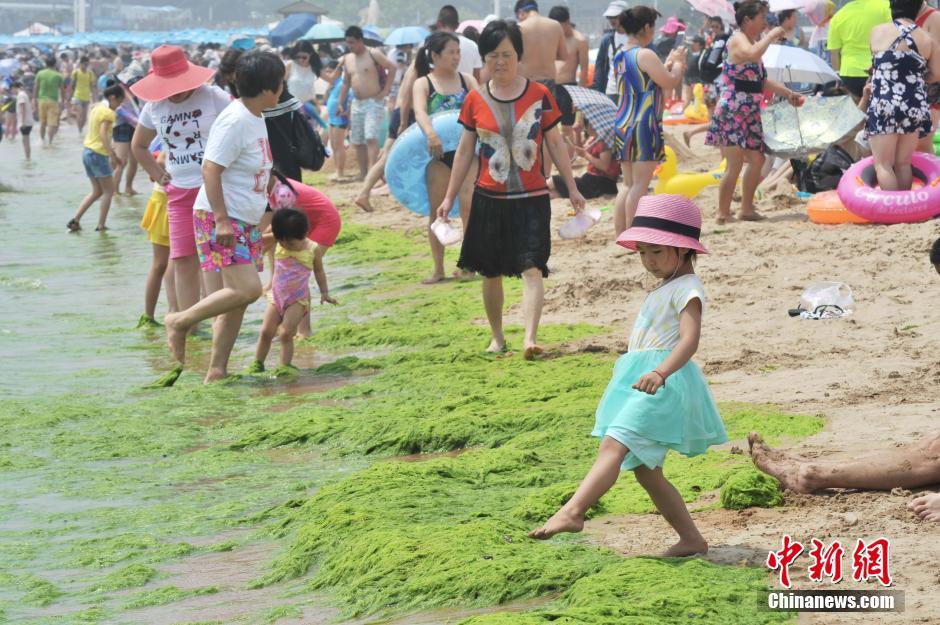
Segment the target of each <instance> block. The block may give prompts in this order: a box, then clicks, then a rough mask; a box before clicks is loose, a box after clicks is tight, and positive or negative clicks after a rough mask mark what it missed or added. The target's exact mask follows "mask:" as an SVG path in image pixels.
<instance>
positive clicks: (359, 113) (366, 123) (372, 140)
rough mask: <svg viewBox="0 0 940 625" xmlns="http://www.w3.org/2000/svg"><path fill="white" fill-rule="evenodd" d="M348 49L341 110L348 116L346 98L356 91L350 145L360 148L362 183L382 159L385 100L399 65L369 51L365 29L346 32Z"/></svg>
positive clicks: (353, 100)
mask: <svg viewBox="0 0 940 625" xmlns="http://www.w3.org/2000/svg"><path fill="white" fill-rule="evenodd" d="M346 46H347V47H348V48H349V52H348V53H347V54H346V56H344V57H343V61H342V63H343V67H344V70H345V72H344V74H343V86H342V87H341V88H340V92H339V101H340V104H339V107H337V111H338V113H339V114H340V115H341V116H342V115H345V114H346V110H345V102H346V96H347V94H348V93H349V90H350V89H352V92H353V98H352V103H351V105H350V107H349V108H350V110H349V142H350V144H352V145H354V146H355V147H356V156H357V158H358V160H359V180H364V179H365V177H366V173H367V172H368V171H369V169H370V168H371V167H372V166H373V165H375V163H376V161H378V159H379V132H380V131H381V128H382V122H383V121H384V119H385V98H386V97H388V94H389V92H390V91H391V88H392V79H393V78H394V76H395V72H397V71H398V66H397V65H395V63H394V62H393V61H391V60H389V59H388V57H386V56H385V55H384V54H382V53H381V52H379V51H376V50H370V49H369V48H367V47H366V44H365V42H364V41H363V32H362V29H361V28H359V27H358V26H350V27H349V28H347V29H346Z"/></svg>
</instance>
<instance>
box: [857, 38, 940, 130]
mask: <svg viewBox="0 0 940 625" xmlns="http://www.w3.org/2000/svg"><path fill="white" fill-rule="evenodd" d="M894 25H895V26H897V28H898V30H899V31H900V34H899V35H898V37H897V39H895V40H894V42H893V43H892V44H891V46H890V47H889V48H888V49H887V50H883V51H881V52H879V53H878V54H876V55H875V56H874V59H872V75H871V103H870V104H869V105H868V121H867V122H866V124H865V130H866V131H867V132H868V134H870V135H894V134H897V135H906V134H912V133H915V132H916V133H919V134H920V135H921V136H926V135H928V134H930V131H931V128H932V126H931V121H930V105H929V104H928V102H927V86H926V84H925V81H924V72H925V71H926V69H927V61H925V60H924V57H922V56H921V55H920V52H918V50H917V44H916V43H914V38H913V37H911V31H913V30H914V29H915V28H917V26H916V25H914V24H902V23H901V22H900V21H898V20H895V21H894ZM902 41H903V42H905V43H906V44H907V47H908V49H907V50H898V44H900V43H901V42H902Z"/></svg>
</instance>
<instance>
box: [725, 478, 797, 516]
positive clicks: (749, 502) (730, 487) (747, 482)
mask: <svg viewBox="0 0 940 625" xmlns="http://www.w3.org/2000/svg"><path fill="white" fill-rule="evenodd" d="M782 505H783V493H781V492H780V482H778V481H777V479H776V478H774V477H771V476H770V475H767V474H766V473H761V472H760V471H758V470H757V469H745V470H743V471H739V472H738V473H736V474H735V475H733V476H732V477H731V478H730V479H729V480H728V481H727V482H725V485H724V486H722V487H721V507H722V508H726V509H728V510H743V509H744V508H773V507H776V506H782Z"/></svg>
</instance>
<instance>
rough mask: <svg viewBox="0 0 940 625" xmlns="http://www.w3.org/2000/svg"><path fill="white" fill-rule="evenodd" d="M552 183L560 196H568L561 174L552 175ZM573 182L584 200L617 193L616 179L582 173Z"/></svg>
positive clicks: (566, 186)
mask: <svg viewBox="0 0 940 625" xmlns="http://www.w3.org/2000/svg"><path fill="white" fill-rule="evenodd" d="M552 183H553V184H554V185H555V191H557V192H558V195H559V196H560V197H568V185H567V184H565V181H564V180H563V179H562V177H561V176H552ZM574 183H575V184H576V185H577V186H578V191H580V192H581V195H582V197H584V199H585V200H593V199H594V198H598V197H602V196H605V195H617V181H616V180H611V179H610V178H606V177H604V176H595V175H594V174H584V175H583V176H578V177H577V178H575V179H574Z"/></svg>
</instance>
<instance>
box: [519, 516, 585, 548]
mask: <svg viewBox="0 0 940 625" xmlns="http://www.w3.org/2000/svg"><path fill="white" fill-rule="evenodd" d="M582 529H584V518H583V517H581V516H576V515H572V514H571V513H570V512H568V511H567V510H565V509H564V508H562V509H561V510H559V511H558V512H556V513H555V514H553V515H552V518H550V519H549V520H548V521H546V522H545V525H543V526H542V527H540V528H538V529H536V530H532V531H531V532H529V538H534V539H536V540H548V539H549V538H551V537H552V536H554V535H555V534H560V533H561V532H580V531H581V530H582Z"/></svg>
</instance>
